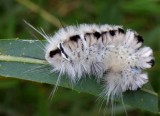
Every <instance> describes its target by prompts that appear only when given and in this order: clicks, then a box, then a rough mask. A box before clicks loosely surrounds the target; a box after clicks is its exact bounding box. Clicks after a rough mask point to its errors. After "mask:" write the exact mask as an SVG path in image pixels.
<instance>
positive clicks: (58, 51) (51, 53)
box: [49, 48, 61, 58]
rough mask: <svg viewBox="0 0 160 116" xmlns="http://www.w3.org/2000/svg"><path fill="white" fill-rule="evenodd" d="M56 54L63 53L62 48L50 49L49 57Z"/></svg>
mask: <svg viewBox="0 0 160 116" xmlns="http://www.w3.org/2000/svg"><path fill="white" fill-rule="evenodd" d="M56 54H61V51H60V49H58V48H57V49H55V50H52V51H50V52H49V57H51V58H53V57H54V55H56Z"/></svg>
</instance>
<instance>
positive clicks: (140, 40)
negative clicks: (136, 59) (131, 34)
mask: <svg viewBox="0 0 160 116" xmlns="http://www.w3.org/2000/svg"><path fill="white" fill-rule="evenodd" d="M136 38H137V42H138V43H139V42H141V43H143V41H144V40H143V37H142V36H141V35H136Z"/></svg>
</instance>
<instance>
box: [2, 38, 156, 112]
mask: <svg viewBox="0 0 160 116" xmlns="http://www.w3.org/2000/svg"><path fill="white" fill-rule="evenodd" d="M44 43H45V42H41V43H40V42H39V41H36V40H18V39H16V40H0V76H4V77H12V78H18V79H23V80H30V81H35V82H39V83H48V84H55V83H56V80H57V76H58V73H51V72H50V71H51V69H52V68H51V67H49V65H48V64H47V62H46V61H45V60H44V51H43V48H44V47H43V45H42V44H44ZM65 77H66V76H65V75H64V76H62V80H61V83H60V84H59V86H62V87H66V88H71V89H74V90H76V91H78V92H86V93H90V94H93V95H96V96H98V95H99V93H100V92H101V91H102V85H100V84H97V83H96V80H95V79H94V78H83V79H82V80H81V81H80V82H79V83H78V84H76V85H75V86H73V87H72V86H71V85H70V82H69V80H68V79H67V78H65ZM124 102H125V104H127V105H130V106H134V107H136V108H139V109H142V110H147V111H150V112H154V113H158V96H157V94H156V93H155V92H154V91H153V90H152V89H150V88H148V87H144V88H142V89H141V90H139V91H133V92H126V93H125V94H124Z"/></svg>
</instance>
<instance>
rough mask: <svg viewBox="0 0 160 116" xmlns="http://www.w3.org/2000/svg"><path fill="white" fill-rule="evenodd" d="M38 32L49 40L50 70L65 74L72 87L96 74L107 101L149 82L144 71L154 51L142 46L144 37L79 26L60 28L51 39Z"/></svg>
mask: <svg viewBox="0 0 160 116" xmlns="http://www.w3.org/2000/svg"><path fill="white" fill-rule="evenodd" d="M31 27H32V26H31ZM34 29H35V28H34ZM36 31H37V30H36ZM38 32H39V31H38ZM39 33H40V34H41V35H43V36H44V37H45V38H46V40H47V41H48V43H47V45H46V48H45V58H46V60H47V61H48V63H49V64H50V65H51V66H52V67H53V71H59V72H60V74H64V73H66V74H68V78H69V79H70V80H71V82H72V83H73V84H76V83H77V82H78V81H79V80H80V79H81V78H82V77H83V75H85V74H91V75H95V76H96V77H97V80H101V81H104V85H103V87H104V89H103V91H102V94H103V96H105V97H108V100H109V98H111V99H114V98H115V97H119V96H122V93H123V92H125V91H126V90H137V89H138V88H141V87H142V86H143V85H144V84H145V83H147V82H148V76H147V73H145V72H143V69H146V68H151V67H152V66H153V65H154V58H153V52H152V49H151V48H150V47H141V45H142V43H143V38H142V37H141V36H140V35H139V34H138V33H137V32H135V31H133V30H129V29H128V30H126V31H124V30H123V28H122V26H114V25H107V24H106V25H96V24H92V25H91V24H81V25H79V26H67V27H65V28H61V29H60V30H59V31H57V32H56V33H55V35H54V36H47V35H45V34H43V33H41V32H39ZM58 78H60V77H58ZM58 83H59V79H58V81H57V84H58ZM108 100H107V102H108Z"/></svg>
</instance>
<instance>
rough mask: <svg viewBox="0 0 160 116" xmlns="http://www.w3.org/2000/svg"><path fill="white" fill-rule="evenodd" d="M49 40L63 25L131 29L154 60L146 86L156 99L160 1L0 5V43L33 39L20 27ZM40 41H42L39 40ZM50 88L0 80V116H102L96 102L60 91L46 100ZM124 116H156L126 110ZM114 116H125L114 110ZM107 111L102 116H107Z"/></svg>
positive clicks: (4, 0)
mask: <svg viewBox="0 0 160 116" xmlns="http://www.w3.org/2000/svg"><path fill="white" fill-rule="evenodd" d="M23 20H26V21H28V22H29V23H31V24H32V25H33V26H35V27H42V28H43V29H44V30H45V32H46V33H47V34H54V32H55V31H56V30H58V28H59V27H61V24H60V22H61V23H62V24H63V25H74V24H80V23H98V24H105V23H107V24H116V25H123V26H124V28H131V29H133V30H136V31H137V32H138V33H140V34H141V35H142V36H143V37H144V39H145V43H144V44H145V45H147V46H151V47H152V48H153V50H154V55H155V56H156V65H155V67H154V68H153V69H151V70H149V78H150V82H151V85H152V86H153V88H154V90H155V91H156V92H157V93H160V78H159V75H160V66H158V65H159V64H160V61H159V60H160V58H159V56H160V55H159V49H160V0H101V1H100V0H31V1H29V2H28V0H0V39H14V38H20V39H35V37H34V36H33V35H34V33H35V32H34V31H33V30H32V29H30V28H28V26H27V25H26V24H25V23H24V22H23ZM40 39H41V38H40ZM52 88H53V85H48V84H39V83H34V82H29V81H23V80H17V79H9V78H3V77H1V78H0V116H104V112H105V111H104V110H105V109H106V108H105V107H102V109H101V111H100V112H99V109H100V103H99V102H98V101H96V99H97V97H95V96H92V95H89V94H85V93H78V92H75V91H73V90H69V89H65V88H61V87H59V89H58V91H57V92H56V94H55V95H54V97H53V100H48V98H49V95H50V92H51V90H52ZM127 109H128V114H129V116H151V115H156V114H152V113H149V112H145V111H140V110H138V109H135V108H131V107H127ZM115 110H116V115H117V116H119V115H120V116H123V115H125V113H124V109H123V107H122V106H118V107H117V109H115ZM110 112H111V110H110V108H107V111H106V115H110Z"/></svg>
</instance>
